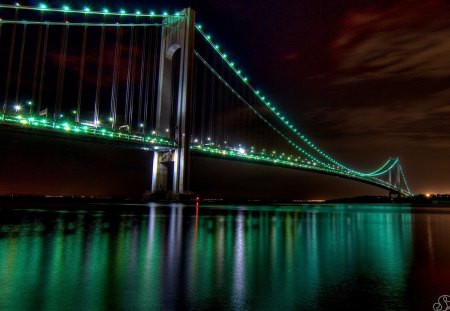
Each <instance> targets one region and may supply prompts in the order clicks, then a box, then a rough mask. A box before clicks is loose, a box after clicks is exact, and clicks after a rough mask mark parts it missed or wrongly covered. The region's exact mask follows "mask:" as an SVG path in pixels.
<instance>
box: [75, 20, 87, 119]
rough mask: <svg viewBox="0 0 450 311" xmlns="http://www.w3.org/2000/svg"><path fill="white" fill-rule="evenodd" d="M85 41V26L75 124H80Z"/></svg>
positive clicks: (85, 29) (85, 28)
mask: <svg viewBox="0 0 450 311" xmlns="http://www.w3.org/2000/svg"><path fill="white" fill-rule="evenodd" d="M86 41H87V26H86V25H85V26H84V28H83V42H82V43H81V60H80V76H79V80H78V97H77V115H76V122H80V113H81V96H82V94H83V82H84V80H83V78H84V63H85V61H86Z"/></svg>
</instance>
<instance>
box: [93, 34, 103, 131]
mask: <svg viewBox="0 0 450 311" xmlns="http://www.w3.org/2000/svg"><path fill="white" fill-rule="evenodd" d="M104 50H105V27H104V26H102V30H101V34H100V51H99V53H98V68H97V86H96V87H97V88H96V90H95V103H94V125H95V126H96V127H97V126H98V124H99V113H100V97H101V91H102V75H103V53H104Z"/></svg>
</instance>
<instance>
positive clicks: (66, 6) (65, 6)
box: [62, 4, 70, 11]
mask: <svg viewBox="0 0 450 311" xmlns="http://www.w3.org/2000/svg"><path fill="white" fill-rule="evenodd" d="M62 8H63V10H64V11H68V10H70V6H68V5H67V4H65V5H63V7H62Z"/></svg>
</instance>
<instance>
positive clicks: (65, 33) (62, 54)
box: [53, 25, 69, 119]
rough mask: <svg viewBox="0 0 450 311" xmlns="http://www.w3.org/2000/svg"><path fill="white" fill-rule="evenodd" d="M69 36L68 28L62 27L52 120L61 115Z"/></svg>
mask: <svg viewBox="0 0 450 311" xmlns="http://www.w3.org/2000/svg"><path fill="white" fill-rule="evenodd" d="M68 35H69V26H68V25H67V26H65V27H63V30H62V37H61V48H60V59H59V60H60V61H59V69H58V81H57V85H56V100H55V111H54V113H53V118H54V119H56V117H57V116H58V115H59V114H60V113H61V102H62V95H63V91H64V74H65V71H66V55H67V41H68Z"/></svg>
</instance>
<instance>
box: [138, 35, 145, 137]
mask: <svg viewBox="0 0 450 311" xmlns="http://www.w3.org/2000/svg"><path fill="white" fill-rule="evenodd" d="M142 36H143V39H142V54H141V67H140V72H139V96H138V125H139V127H141V128H142V129H141V130H142V131H145V122H144V123H142V119H143V106H142V102H143V97H144V96H143V95H144V82H145V79H144V69H145V61H146V58H145V56H146V53H145V52H146V51H147V28H146V27H144V31H143V34H142ZM141 125H142V126H141Z"/></svg>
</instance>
